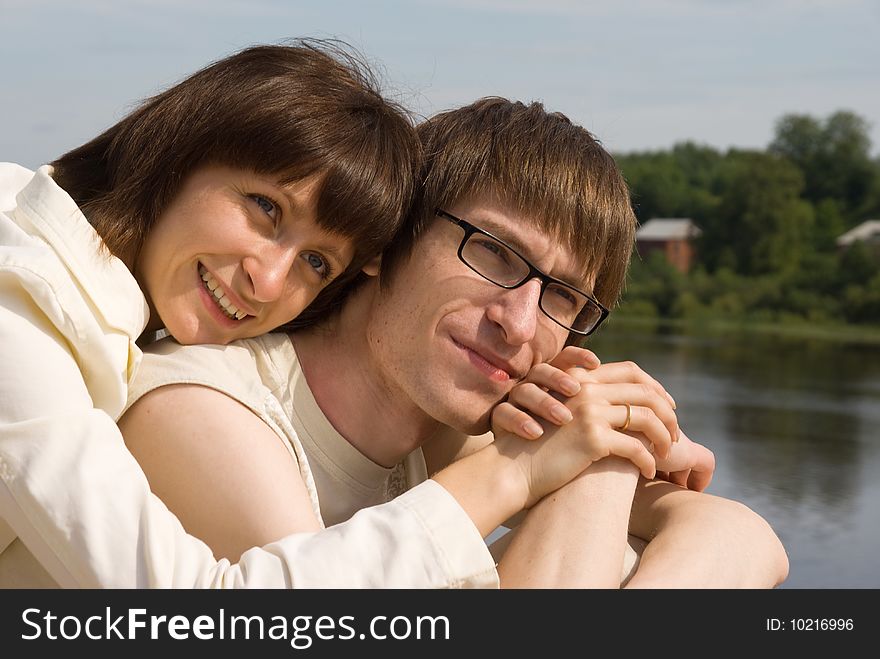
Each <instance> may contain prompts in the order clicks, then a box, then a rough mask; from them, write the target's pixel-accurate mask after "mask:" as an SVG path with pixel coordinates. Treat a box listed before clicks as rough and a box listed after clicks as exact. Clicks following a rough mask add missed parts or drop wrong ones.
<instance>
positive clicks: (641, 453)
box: [603, 431, 657, 480]
mask: <svg viewBox="0 0 880 659" xmlns="http://www.w3.org/2000/svg"><path fill="white" fill-rule="evenodd" d="M607 450H608V454H609V455H617V456H620V457H622V458H626V459H628V460H629V461H630V462H632V463H633V464H634V465H635V466H636V467H638V468H639V471H640V472H641V474H642V476H644V477H645V478H647V479H648V480H652V479H653V478H654V476H655V474H656V472H657V463H656V461H655V460H654V456H653V455H651V453H650V452H649V451H648V449H647V448H646V447H645V445H644V444H643V443H642V442H641V441H639V440H638V439H637V438H635V437H633V436H631V435H627V434H626V433H623V432H617V431H614V432H612V433H611V434H610V435H609V441H608V443H607ZM603 457H604V456H603Z"/></svg>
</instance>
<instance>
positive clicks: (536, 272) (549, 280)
mask: <svg viewBox="0 0 880 659" xmlns="http://www.w3.org/2000/svg"><path fill="white" fill-rule="evenodd" d="M434 213H435V214H436V215H437V216H438V217H442V218H443V219H444V220H447V221H449V222H452V223H453V224H455V225H458V226H459V227H461V228H462V229H463V230H464V238H462V240H461V243H460V244H459V246H458V259H459V261H461V262H462V263H464V264H465V265H466V266H467V267H468V268H470V269H471V270H473V271H474V272H476V273H477V274H478V275H480V276H481V277H482V278H483V279H485V280H486V281H489V282H492V283H493V284H495V285H496V286H499V287H500V288H504V289H507V290H513V289H514V288H519V287H520V286H522V285H523V284H525V283H526V282H528V281H531V280H532V279H534V278H535V277H537V278H538V280H539V281H540V282H541V294H540V295H539V296H538V307H539V308H540V309H541V311H542V312H543V314H544V315H545V316H547V318H549V319H550V320H552V321H553V322H554V323H556V324H557V325H559V326H560V327H563V328H565V329H566V330H568V331H569V332H574V333H575V334H580V335H581V336H589V335H590V334H592V333H593V332H595V331H596V330H597V329H598V328H599V325H601V324H602V322H603V321H604V320H605V319H606V318H608V315H609V314H610V313H611V312H610V311H609V310H608V309H607V308H606V307H605V306H604V305H603V304H602V303H601V302H599V300H597V299H596V298H595V297H593V296H592V295H590V294H589V293H587V292H586V291H582V290H580V289H579V288H575V287H574V286H572V285H571V284H567V283H565V282H564V281H561V280H559V279H556V278H555V277H551V276H550V275H548V274H546V273H545V272H542V271H541V270H540V269H539V268H537V267H535V265H534V264H533V263H532V262H531V261H529V260H528V259H527V258H526V257H525V256H523V255H522V254H520V253H519V252H518V251H517V250H516V249H514V248H513V247H511V246H510V245H508V244H507V243H506V242H505V241H503V240H502V239H501V238H499V237H498V236H495V235H493V234H491V233H489V232H488V231H486V230H485V229H481V228H480V227H477V226H474V225H473V224H471V223H470V222H468V221H467V220H463V219H461V218H460V217H456V216H455V215H453V214H452V213H450V212H448V211H445V210H443V209H442V208H435V209H434ZM475 233H479V234H482V235H484V236H489V237H490V238H491V239H492V240H497V241H498V242H499V243H501V244H502V245H504V247H506V248H507V249H509V250H510V251H511V252H513V253H514V254H516V255H517V256H518V257H519V258H520V259H522V261H523V263H525V264H526V265H527V266H529V272H528V273H527V274H526V275H525V276H524V277H523V279H522V280H521V281H519V282H518V283H516V284H511V285H507V284H499V283H498V282H497V281H495V280H493V279H489V278H488V277H487V276H486V275H484V274H483V273H482V272H480V271H478V270H476V269H475V268H474V267H473V266H472V265H471V264H470V263H468V262H467V261H466V260H465V258H464V256H462V252H463V251H464V246H465V245H466V244H467V241H468V239H469V238H470V237H471V236H472V235H474V234H475ZM549 284H557V285H559V286H563V287H565V288H568V289H571V290H572V291H574V292H575V293H578V294H579V295H583V296H584V298H586V300H587V302H588V303H592V304H595V305H596V307H598V308H599V311H600V312H601V315H600V316H599V319H598V320H597V321H596V323H595V324H594V325H593V326H592V327H591V328H590V329H589V330H587V331H583V330H576V329H574V328H573V327H569V326H568V325H564V324H562V323H560V322H559V321H558V320H556V319H555V318H554V317H553V316H551V315H550V314H549V313H547V311H546V310H545V309H544V291H546V290H547V286H548V285H549Z"/></svg>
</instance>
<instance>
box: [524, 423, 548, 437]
mask: <svg viewBox="0 0 880 659" xmlns="http://www.w3.org/2000/svg"><path fill="white" fill-rule="evenodd" d="M523 430H525V431H526V434H527V435H528V436H529V437H540V436H541V435H543V434H544V429H543V428H542V427H541V425H540V424H539V423H537V422H536V421H526V422H525V423H524V424H523Z"/></svg>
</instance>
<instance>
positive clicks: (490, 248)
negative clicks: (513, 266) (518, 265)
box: [477, 240, 509, 261]
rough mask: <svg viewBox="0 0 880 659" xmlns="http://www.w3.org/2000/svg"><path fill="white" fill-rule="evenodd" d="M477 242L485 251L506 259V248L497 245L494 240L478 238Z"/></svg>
mask: <svg viewBox="0 0 880 659" xmlns="http://www.w3.org/2000/svg"><path fill="white" fill-rule="evenodd" d="M477 244H478V245H479V246H480V247H482V248H483V249H485V250H486V251H487V252H490V253H491V254H494V255H495V256H497V257H498V258H500V259H502V260H504V261H508V260H509V259H508V256H507V250H506V249H505V248H504V245H499V244H498V243H496V242H495V241H494V240H479V241H477Z"/></svg>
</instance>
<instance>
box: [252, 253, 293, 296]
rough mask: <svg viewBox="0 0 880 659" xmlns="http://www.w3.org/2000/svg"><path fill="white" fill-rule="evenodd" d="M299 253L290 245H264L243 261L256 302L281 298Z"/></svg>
mask: <svg viewBox="0 0 880 659" xmlns="http://www.w3.org/2000/svg"><path fill="white" fill-rule="evenodd" d="M298 253H299V250H298V248H296V247H292V246H290V245H284V246H281V245H277V244H270V245H262V246H261V247H260V249H259V251H258V252H257V253H255V254H252V255H251V256H248V257H246V258H245V259H244V260H243V261H242V264H243V266H244V270H245V272H246V273H247V275H248V277H249V278H250V281H251V287H252V290H253V296H254V299H255V300H257V301H258V302H264V303H265V302H274V301H276V300H278V299H279V298H280V297H281V294H282V293H283V292H284V287H285V286H286V285H287V279H288V276H289V275H290V269H291V268H292V267H293V262H294V260H295V259H296V258H297V255H298Z"/></svg>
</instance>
